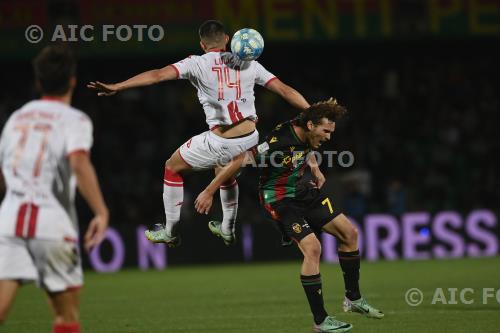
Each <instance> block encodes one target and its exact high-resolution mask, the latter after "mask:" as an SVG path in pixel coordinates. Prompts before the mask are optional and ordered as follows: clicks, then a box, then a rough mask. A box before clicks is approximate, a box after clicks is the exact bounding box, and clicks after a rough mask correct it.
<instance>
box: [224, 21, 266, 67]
mask: <svg viewBox="0 0 500 333" xmlns="http://www.w3.org/2000/svg"><path fill="white" fill-rule="evenodd" d="M231 51H232V52H233V53H234V54H236V55H237V56H238V58H240V59H241V60H243V61H250V60H255V59H257V58H258V57H259V56H260V55H261V54H262V51H264V38H262V36H261V35H260V33H259V32H258V31H257V30H255V29H250V28H244V29H240V30H238V31H236V33H235V34H234V35H233V38H232V39H231Z"/></svg>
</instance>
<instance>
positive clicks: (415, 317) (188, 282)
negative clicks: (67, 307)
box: [0, 257, 500, 333]
mask: <svg viewBox="0 0 500 333" xmlns="http://www.w3.org/2000/svg"><path fill="white" fill-rule="evenodd" d="M299 269H300V264H299V263H290V262H288V263H266V264H241V265H225V266H196V267H175V268H168V269H167V270H165V271H145V272H141V271H121V272H119V273H116V274H95V273H92V272H88V273H87V274H86V285H85V287H84V289H83V290H82V302H81V322H82V331H83V332H86V333H99V332H106V333H111V332H117V333H118V332H119V333H132V332H134V333H135V332H141V333H142V332H204V333H209V332H217V333H220V332H238V333H243V332H249V333H250V332H251V333H260V332H262V333H268V332H272V333H279V332H287V333H289V332H304V333H306V332H311V331H312V317H311V315H310V313H309V308H308V304H307V301H306V298H305V295H304V293H303V290H302V287H301V285H300V282H299ZM322 277H323V290H324V295H325V303H326V307H327V310H328V311H329V313H330V314H335V315H336V316H337V318H338V319H340V320H343V321H347V322H350V323H352V324H353V325H354V328H353V330H352V332H375V333H376V332H419V333H421V332H449V333H451V332H453V333H455V332H500V291H498V290H500V257H497V258H488V259H464V260H449V261H412V262H408V261H395V262H378V263H367V262H362V266H361V290H362V292H363V294H364V296H365V297H367V298H368V300H369V301H370V302H371V303H373V305H375V306H376V307H379V308H380V309H382V310H383V311H384V312H385V314H386V317H385V318H384V319H382V320H375V319H368V318H365V317H362V316H360V315H358V314H351V313H350V314H345V313H342V312H341V302H342V295H343V280H342V274H341V272H340V268H339V267H338V265H327V264H323V265H322ZM410 288H419V289H420V290H422V291H423V295H424V300H423V302H422V304H421V305H419V306H416V307H411V306H409V305H408V304H407V303H406V302H405V293H406V291H407V290H408V289H410ZM436 288H442V290H443V293H442V294H440V295H438V297H437V298H435V295H436ZM448 288H458V292H457V293H456V301H457V303H458V304H443V303H444V302H447V303H454V300H453V298H452V295H451V294H450V292H449V290H448ZM463 288H472V290H473V292H470V291H467V293H466V294H465V300H466V301H467V302H468V303H470V302H471V301H473V303H472V304H464V303H462V302H461V300H460V290H462V289H463ZM483 288H494V290H495V292H497V291H498V298H499V299H498V300H497V299H496V297H495V296H493V298H489V297H488V298H487V299H486V300H487V304H483V301H484V300H483ZM443 295H444V296H445V297H446V298H445V299H443ZM433 298H435V303H436V304H432V299H433ZM50 321H51V314H50V312H49V310H48V308H47V303H46V301H45V299H44V296H43V293H42V292H40V291H38V290H36V288H35V287H33V286H27V287H24V288H22V289H21V290H20V292H19V293H18V298H17V300H16V303H15V305H14V308H13V309H12V311H11V313H10V317H9V319H8V321H7V323H6V325H5V326H4V327H0V331H1V332H9V333H10V332H13V333H18V332H19V333H22V332H30V333H32V332H50V331H51V324H50Z"/></svg>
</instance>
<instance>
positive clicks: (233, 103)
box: [171, 51, 276, 129]
mask: <svg viewBox="0 0 500 333" xmlns="http://www.w3.org/2000/svg"><path fill="white" fill-rule="evenodd" d="M229 55H230V54H228V53H226V52H220V51H217V52H208V53H205V54H204V55H202V56H190V57H188V58H186V59H184V60H182V61H179V62H177V63H175V64H172V65H171V66H173V67H174V68H175V69H176V71H177V77H178V78H179V79H187V80H189V81H190V82H191V84H192V85H193V86H195V87H196V89H197V90H198V99H199V100H200V103H201V105H202V106H203V110H204V111H205V115H206V121H207V124H208V126H209V128H210V129H213V128H215V127H218V126H221V125H230V124H234V123H236V122H238V121H240V120H242V119H245V118H248V119H252V120H256V119H257V115H256V112H255V104H254V102H255V96H254V90H253V89H254V86H255V84H258V85H261V86H265V85H266V84H268V83H269V82H270V81H272V80H273V79H275V78H276V77H275V76H274V75H273V74H271V73H269V72H268V71H267V70H266V69H265V68H264V66H262V65H261V64H260V63H258V62H257V61H248V62H242V63H241V64H240V65H239V66H235V65H231V64H230V63H231V62H232V61H231V57H227V58H226V57H225V56H229ZM221 56H223V57H221Z"/></svg>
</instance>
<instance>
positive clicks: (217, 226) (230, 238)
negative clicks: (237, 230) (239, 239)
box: [208, 221, 236, 246]
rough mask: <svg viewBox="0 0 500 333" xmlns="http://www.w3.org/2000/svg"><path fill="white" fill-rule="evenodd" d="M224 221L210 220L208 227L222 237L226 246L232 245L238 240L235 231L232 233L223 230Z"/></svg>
mask: <svg viewBox="0 0 500 333" xmlns="http://www.w3.org/2000/svg"><path fill="white" fill-rule="evenodd" d="M221 227H222V222H219V221H210V222H208V229H210V231H211V232H212V233H213V234H214V235H215V236H217V237H220V238H222V240H223V241H224V244H226V246H231V245H233V244H234V243H235V242H236V236H235V235H234V231H233V232H232V233H230V234H229V235H228V234H225V233H223V232H222V228H221Z"/></svg>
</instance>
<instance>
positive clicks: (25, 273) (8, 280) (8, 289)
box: [0, 209, 37, 325]
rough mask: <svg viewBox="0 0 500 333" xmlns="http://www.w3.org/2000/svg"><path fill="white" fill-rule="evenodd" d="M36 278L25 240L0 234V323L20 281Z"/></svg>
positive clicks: (10, 304)
mask: <svg viewBox="0 0 500 333" xmlns="http://www.w3.org/2000/svg"><path fill="white" fill-rule="evenodd" d="M14 211H15V209H14ZM3 217H4V216H3ZM36 279H37V270H36V267H35V265H34V263H33V260H32V258H31V256H30V254H29V252H28V249H27V246H26V242H25V241H24V240H23V239H21V238H17V237H2V236H0V325H1V324H2V323H3V322H5V320H6V319H7V315H8V313H9V310H10V309H11V307H12V304H13V302H14V299H15V296H16V292H17V290H18V288H19V287H20V285H21V281H22V282H27V281H35V280H36Z"/></svg>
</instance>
